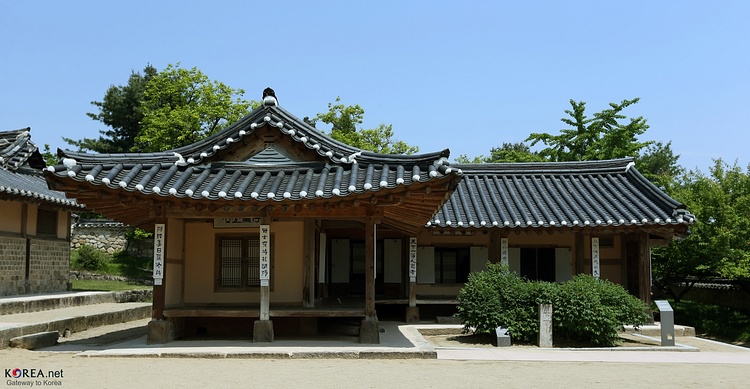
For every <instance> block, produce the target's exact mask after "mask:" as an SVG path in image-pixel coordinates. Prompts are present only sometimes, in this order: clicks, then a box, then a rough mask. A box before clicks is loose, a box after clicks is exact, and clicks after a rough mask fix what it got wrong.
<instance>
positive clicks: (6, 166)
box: [0, 128, 82, 208]
mask: <svg viewBox="0 0 750 389" xmlns="http://www.w3.org/2000/svg"><path fill="white" fill-rule="evenodd" d="M29 131H30V128H24V129H21V130H15V131H0V199H4V200H20V201H33V202H46V203H51V204H54V205H57V206H63V207H66V208H82V206H80V205H78V204H77V203H76V201H75V200H74V199H68V198H67V197H65V194H64V193H62V192H58V191H55V190H50V189H49V187H48V186H47V182H46V181H45V180H44V178H43V177H42V175H41V170H40V169H41V168H42V167H44V162H43V159H42V156H41V154H39V150H38V148H37V146H36V145H35V144H34V143H33V142H32V141H31V136H30V135H29Z"/></svg>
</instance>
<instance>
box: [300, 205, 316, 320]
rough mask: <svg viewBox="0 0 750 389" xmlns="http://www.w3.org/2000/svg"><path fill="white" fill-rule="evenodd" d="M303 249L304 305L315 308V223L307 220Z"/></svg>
mask: <svg viewBox="0 0 750 389" xmlns="http://www.w3.org/2000/svg"><path fill="white" fill-rule="evenodd" d="M303 234H304V237H303V244H302V245H303V249H302V266H303V270H302V274H303V275H302V277H303V280H302V282H303V286H302V305H303V306H304V307H307V308H309V307H314V306H315V222H314V220H313V219H305V227H304V230H303Z"/></svg>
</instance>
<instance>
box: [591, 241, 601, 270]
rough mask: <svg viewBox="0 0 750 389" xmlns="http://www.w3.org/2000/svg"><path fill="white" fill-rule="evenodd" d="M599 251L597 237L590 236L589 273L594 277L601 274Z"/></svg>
mask: <svg viewBox="0 0 750 389" xmlns="http://www.w3.org/2000/svg"><path fill="white" fill-rule="evenodd" d="M600 254H601V252H600V251H599V237H597V236H592V237H591V275H592V276H594V278H599V277H600V276H601V257H600Z"/></svg>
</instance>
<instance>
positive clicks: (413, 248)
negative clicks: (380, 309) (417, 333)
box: [406, 237, 419, 323]
mask: <svg viewBox="0 0 750 389" xmlns="http://www.w3.org/2000/svg"><path fill="white" fill-rule="evenodd" d="M408 267H409V270H408V272H407V273H408V275H409V306H408V307H406V322H407V323H416V322H418V321H419V307H417V238H416V237H411V238H409V263H408Z"/></svg>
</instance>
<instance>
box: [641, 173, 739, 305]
mask: <svg viewBox="0 0 750 389" xmlns="http://www.w3.org/2000/svg"><path fill="white" fill-rule="evenodd" d="M673 196H674V197H675V199H676V200H678V201H681V202H683V203H684V204H685V205H686V206H687V209H689V210H690V211H691V212H692V213H693V214H695V216H696V218H697V221H696V223H695V224H694V225H693V226H692V227H691V228H690V229H691V233H690V235H689V236H687V237H686V238H685V239H683V240H673V241H672V242H670V244H669V246H668V247H666V248H663V249H657V250H654V255H653V259H652V261H653V269H654V276H655V278H656V280H657V281H658V284H659V285H660V286H662V287H663V288H665V289H667V286H668V285H669V284H671V283H674V282H684V281H686V280H692V281H691V282H696V281H700V280H702V279H705V278H706V277H723V278H728V279H731V280H749V279H750V218H748V215H750V166H748V168H747V170H746V171H745V172H743V171H742V169H741V168H740V167H739V166H738V165H737V163H735V164H734V165H732V166H730V165H728V164H726V163H725V162H723V161H722V160H721V159H719V160H716V161H714V166H713V167H711V169H710V172H709V175H705V174H703V173H701V172H700V171H690V172H688V173H686V174H684V175H682V176H681V177H680V180H679V182H678V185H677V186H676V188H675V192H674V194H673ZM667 291H668V292H671V293H672V294H673V297H675V298H676V299H678V300H679V298H680V297H681V295H677V294H676V293H674V292H673V291H671V290H669V289H667Z"/></svg>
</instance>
